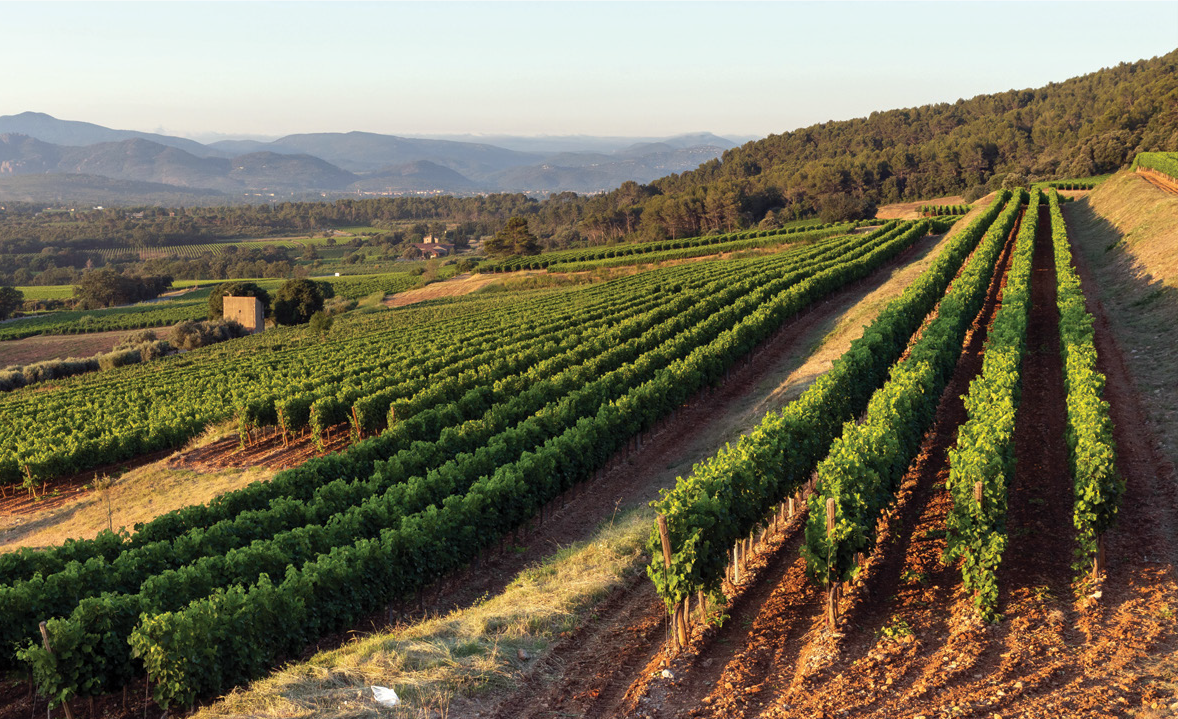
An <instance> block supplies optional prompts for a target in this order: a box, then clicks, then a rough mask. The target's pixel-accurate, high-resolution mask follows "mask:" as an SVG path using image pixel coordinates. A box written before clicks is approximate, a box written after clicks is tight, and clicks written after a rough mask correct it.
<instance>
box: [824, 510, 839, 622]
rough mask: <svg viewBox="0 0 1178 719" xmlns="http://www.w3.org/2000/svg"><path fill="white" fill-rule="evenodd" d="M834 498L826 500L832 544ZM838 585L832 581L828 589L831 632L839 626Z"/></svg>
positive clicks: (827, 537) (828, 612) (827, 534)
mask: <svg viewBox="0 0 1178 719" xmlns="http://www.w3.org/2000/svg"><path fill="white" fill-rule="evenodd" d="M834 511H835V506H834V497H828V498H827V499H826V539H827V541H828V542H831V543H832V547H833V540H834ZM838 611H839V609H838V584H837V583H836V582H835V581H834V580H831V582H830V586H829V587H827V589H826V623H827V625H828V626H829V627H830V629H831V631H834V628H835V626H836V625H837V624H838Z"/></svg>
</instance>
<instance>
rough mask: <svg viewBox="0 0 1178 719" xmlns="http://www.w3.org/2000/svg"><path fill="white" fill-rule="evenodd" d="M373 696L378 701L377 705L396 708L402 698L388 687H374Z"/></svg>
mask: <svg viewBox="0 0 1178 719" xmlns="http://www.w3.org/2000/svg"><path fill="white" fill-rule="evenodd" d="M372 696H373V697H374V698H375V699H376V703H377V704H380V705H381V706H386V707H395V706H397V705H398V704H400V703H401V697H399V696H397V693H396V692H395V691H393V690H392V689H389V688H388V687H376V686H374V687H372Z"/></svg>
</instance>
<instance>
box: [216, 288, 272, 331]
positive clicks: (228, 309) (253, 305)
mask: <svg viewBox="0 0 1178 719" xmlns="http://www.w3.org/2000/svg"><path fill="white" fill-rule="evenodd" d="M223 307H224V310H225V312H224V315H225V319H227V320H233V321H234V322H236V323H238V324H239V325H241V326H242V327H244V328H246V329H247V330H249V331H250V334H253V333H255V332H261V331H262V330H264V329H266V312H265V310H264V308H263V307H262V301H261V300H259V299H258V298H257V297H230V296H228V295H226V296H225V299H224V304H223Z"/></svg>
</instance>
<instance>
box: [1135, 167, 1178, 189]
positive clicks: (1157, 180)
mask: <svg viewBox="0 0 1178 719" xmlns="http://www.w3.org/2000/svg"><path fill="white" fill-rule="evenodd" d="M1137 174H1138V175H1141V176H1142V177H1143V178H1145V180H1146V181H1147V182H1149V184H1151V185H1153V186H1154V187H1156V188H1158V189H1159V190H1163V191H1165V192H1168V193H1170V194H1171V195H1178V180H1175V179H1174V178H1172V177H1170V176H1169V175H1165V174H1162V173H1160V172H1158V171H1156V170H1150V169H1147V168H1144V167H1139V168H1137Z"/></svg>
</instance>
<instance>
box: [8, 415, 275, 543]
mask: <svg viewBox="0 0 1178 719" xmlns="http://www.w3.org/2000/svg"><path fill="white" fill-rule="evenodd" d="M224 431H225V430H224V428H223V427H214V428H211V429H209V430H207V431H206V432H205V433H204V434H203V435H201V436H200V437H197V438H196V439H194V440H193V441H192V442H190V443H189V445H188V447H187V449H193V448H195V447H198V446H202V445H204V444H207V443H209V442H212V441H214V440H216V439H218V438H220V437H221V436H223V433H224ZM167 463H168V459H162V460H160V461H158V462H152V463H151V464H146V465H143V466H142V467H137V468H135V469H132V470H131V471H129V472H126V473H125V474H122V475H120V476H117V477H112V478H111V482H110V486H109V489H107V490H105V491H85V492H83V493H81V494H79V495H78V498H77V499H76V500H72V501H69V502H67V503H64V504H58V505H57V506H54V507H52V508H49V509H46V510H45V511H43V512H38V513H36V514H20V515H0V552H7V551H13V550H15V549H18V548H20V547H50V546H55V545H58V544H61V543H62V542H63V541H64V540H66V539H70V538H76V539H89V538H91V537H94V536H95V535H96V534H98V533H99V532H100V531H102V530H104V529H107V528H113V529H115V530H118V529H119V528H120V527H126V528H127V529H128V530H130V528H131V527H133V526H134V525H135V524H136V523H138V522H146V521H149V520H151V519H153V518H155V517H158V516H159V515H161V514H165V513H167V512H170V511H172V510H174V509H180V508H181V507H187V506H189V505H192V504H204V503H206V502H208V501H209V500H211V499H212V498H214V497H216V496H218V495H220V494H224V493H225V492H229V491H232V490H235V489H240V488H241V487H244V486H246V485H247V484H250V483H252V482H257V481H262V480H269V479H270V478H271V477H273V476H274V471H273V470H269V469H265V468H253V469H247V470H240V469H228V470H225V471H222V472H215V473H211V474H205V473H200V472H194V471H192V470H187V469H171V468H169V467H168V466H167ZM97 479H98V480H99V481H101V479H102V476H101V475H99V477H98V478H97ZM93 484H94V483H93V482H92V483H91V486H92V487H93Z"/></svg>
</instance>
